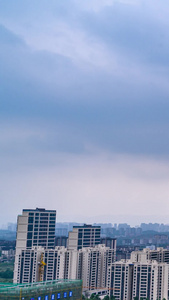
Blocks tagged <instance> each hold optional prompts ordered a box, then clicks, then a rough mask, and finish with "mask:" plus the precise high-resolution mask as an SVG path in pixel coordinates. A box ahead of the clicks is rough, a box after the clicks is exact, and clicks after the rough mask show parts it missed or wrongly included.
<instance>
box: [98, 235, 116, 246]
mask: <svg viewBox="0 0 169 300" xmlns="http://www.w3.org/2000/svg"><path fill="white" fill-rule="evenodd" d="M100 244H104V245H105V246H106V247H110V249H116V245H117V239H115V238H110V237H105V238H101V239H100Z"/></svg>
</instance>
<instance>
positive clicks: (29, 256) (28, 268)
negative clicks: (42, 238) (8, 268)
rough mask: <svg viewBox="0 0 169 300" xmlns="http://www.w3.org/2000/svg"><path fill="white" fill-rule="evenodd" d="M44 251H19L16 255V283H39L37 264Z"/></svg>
mask: <svg viewBox="0 0 169 300" xmlns="http://www.w3.org/2000/svg"><path fill="white" fill-rule="evenodd" d="M43 251H44V248H42V247H33V248H32V249H25V250H21V253H20V254H19V255H18V269H17V274H16V279H17V283H32V282H37V281H39V263H40V260H41V255H42V253H43Z"/></svg>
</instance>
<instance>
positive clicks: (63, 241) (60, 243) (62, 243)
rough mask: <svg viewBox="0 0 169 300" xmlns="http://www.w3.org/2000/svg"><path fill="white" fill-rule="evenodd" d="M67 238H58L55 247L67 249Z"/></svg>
mask: <svg viewBox="0 0 169 300" xmlns="http://www.w3.org/2000/svg"><path fill="white" fill-rule="evenodd" d="M67 239H68V238H67V236H56V238H55V246H64V247H65V248H66V247H67Z"/></svg>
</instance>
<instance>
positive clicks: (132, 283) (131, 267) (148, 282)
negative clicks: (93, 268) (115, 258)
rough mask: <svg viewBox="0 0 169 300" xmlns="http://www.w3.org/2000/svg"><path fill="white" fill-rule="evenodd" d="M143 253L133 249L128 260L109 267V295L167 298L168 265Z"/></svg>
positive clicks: (152, 299) (151, 299) (120, 298)
mask: <svg viewBox="0 0 169 300" xmlns="http://www.w3.org/2000/svg"><path fill="white" fill-rule="evenodd" d="M141 253H142V255H141ZM145 254H146V253H145V252H142V251H138V253H136V251H135V253H133V255H131V259H130V260H127V261H125V260H121V261H119V262H115V263H113V264H112V265H111V266H110V267H109V272H108V281H107V287H108V288H109V289H110V292H109V294H110V295H114V296H115V298H116V299H117V300H128V299H131V300H134V299H136V298H137V299H139V300H140V299H149V300H157V299H158V300H162V299H163V298H165V299H168V275H169V268H168V265H167V264H166V263H158V262H157V261H153V260H148V259H147V258H146V255H145Z"/></svg>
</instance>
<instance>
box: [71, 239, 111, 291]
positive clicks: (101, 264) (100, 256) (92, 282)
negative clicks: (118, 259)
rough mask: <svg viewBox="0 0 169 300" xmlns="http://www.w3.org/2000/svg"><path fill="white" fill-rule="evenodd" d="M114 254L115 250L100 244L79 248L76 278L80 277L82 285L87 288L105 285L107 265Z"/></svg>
mask: <svg viewBox="0 0 169 300" xmlns="http://www.w3.org/2000/svg"><path fill="white" fill-rule="evenodd" d="M114 255H115V250H113V249H110V248H109V247H106V246H105V245H101V244H100V245H97V246H95V247H93V248H92V247H88V248H82V249H80V250H79V266H78V277H77V279H82V280H83V286H84V287H86V288H87V289H89V290H91V289H96V288H97V289H99V288H104V287H106V285H107V272H108V267H109V266H110V265H111V264H112V263H113V262H114V259H115V258H114Z"/></svg>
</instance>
